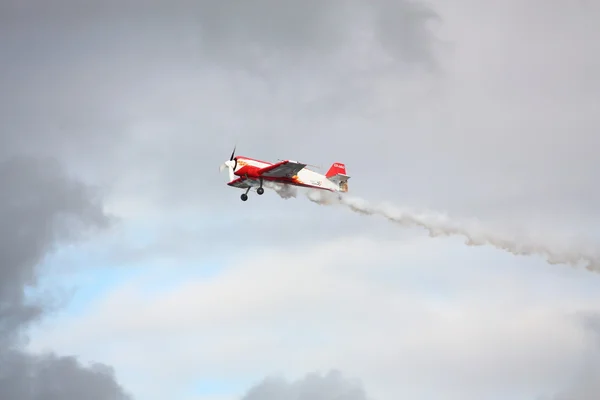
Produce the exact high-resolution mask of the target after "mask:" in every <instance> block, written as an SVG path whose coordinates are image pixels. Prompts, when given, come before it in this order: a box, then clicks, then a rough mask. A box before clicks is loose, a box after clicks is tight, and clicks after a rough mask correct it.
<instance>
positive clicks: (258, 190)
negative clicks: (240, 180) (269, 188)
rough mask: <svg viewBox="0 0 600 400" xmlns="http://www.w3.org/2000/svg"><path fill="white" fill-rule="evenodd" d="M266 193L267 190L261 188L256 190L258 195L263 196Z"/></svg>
mask: <svg viewBox="0 0 600 400" xmlns="http://www.w3.org/2000/svg"><path fill="white" fill-rule="evenodd" d="M264 192H265V189H263V188H261V187H259V188H258V189H256V193H258V194H263V193H264Z"/></svg>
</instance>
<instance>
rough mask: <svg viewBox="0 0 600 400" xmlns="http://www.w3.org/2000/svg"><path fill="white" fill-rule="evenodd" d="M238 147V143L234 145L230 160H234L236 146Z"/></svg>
mask: <svg viewBox="0 0 600 400" xmlns="http://www.w3.org/2000/svg"><path fill="white" fill-rule="evenodd" d="M236 147H237V145H235V146H233V151H232V152H231V157H229V161H232V160H233V156H234V155H235V148H236Z"/></svg>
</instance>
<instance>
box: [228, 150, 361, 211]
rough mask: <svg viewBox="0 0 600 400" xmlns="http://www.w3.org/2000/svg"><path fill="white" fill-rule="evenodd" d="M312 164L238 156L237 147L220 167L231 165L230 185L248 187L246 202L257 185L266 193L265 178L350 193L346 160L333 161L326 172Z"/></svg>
mask: <svg viewBox="0 0 600 400" xmlns="http://www.w3.org/2000/svg"><path fill="white" fill-rule="evenodd" d="M307 165H308V164H303V163H299V162H296V161H292V160H284V161H281V162H278V163H270V162H267V161H261V160H256V159H253V158H249V157H243V156H237V157H235V147H234V148H233V152H232V153H231V157H230V158H229V160H228V161H225V163H223V164H221V166H220V167H219V170H220V171H221V172H223V170H224V169H225V168H229V182H228V183H227V184H228V185H229V186H233V187H236V188H239V189H246V192H244V193H242V195H241V198H242V201H246V200H248V192H249V191H250V189H252V188H256V193H258V194H259V195H262V194H263V193H264V192H265V189H264V188H263V183H264V182H265V181H269V182H276V183H279V184H284V185H292V186H302V187H307V188H312V189H321V190H328V191H331V192H347V191H348V179H350V177H349V176H348V175H346V166H345V165H344V164H342V163H338V162H336V163H333V164H332V165H331V167H330V168H329V171H327V173H326V174H325V175H322V174H319V173H317V172H314V171H312V170H310V169H307V168H306V166H307Z"/></svg>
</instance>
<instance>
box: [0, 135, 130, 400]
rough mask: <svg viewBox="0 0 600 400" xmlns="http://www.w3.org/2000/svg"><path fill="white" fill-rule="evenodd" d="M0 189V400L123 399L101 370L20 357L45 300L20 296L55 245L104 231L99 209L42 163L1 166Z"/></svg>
mask: <svg viewBox="0 0 600 400" xmlns="http://www.w3.org/2000/svg"><path fill="white" fill-rule="evenodd" d="M1 140H2V137H0V143H2V142H1ZM0 187H1V188H2V191H1V193H0V221H2V224H0V254H1V256H0V398H2V399H6V400H34V399H65V400H68V399H81V398H89V399H98V400H100V399H107V400H108V399H124V398H126V396H125V394H124V393H123V391H122V389H121V388H120V387H119V385H118V384H117V383H116V382H115V380H114V377H113V375H112V371H111V370H110V369H109V368H108V367H106V366H102V365H97V366H94V367H92V368H89V369H88V368H84V367H83V366H81V365H79V364H78V363H77V362H76V360H75V359H74V358H72V357H57V356H55V355H33V354H27V353H24V352H22V351H20V350H19V344H20V341H19V340H18V339H20V338H22V334H23V330H24V329H25V328H26V327H27V326H28V325H29V324H30V323H31V322H33V321H35V319H36V318H37V317H39V316H40V315H41V314H42V313H43V312H44V311H47V309H46V304H45V303H44V302H43V300H45V299H44V298H41V299H37V300H35V301H33V300H31V296H27V293H26V290H27V289H28V288H31V287H35V284H36V281H37V277H38V276H39V274H41V273H42V271H39V270H38V269H37V267H38V265H39V264H40V262H41V261H42V260H43V257H44V256H45V255H46V254H48V253H49V252H51V251H52V250H53V249H54V247H55V246H56V245H57V244H59V243H65V242H69V243H72V242H73V241H76V240H78V239H81V238H82V237H84V236H85V234H86V233H87V232H90V229H92V230H95V229H100V228H104V227H106V226H107V224H108V223H110V220H109V219H108V218H107V216H106V215H105V214H104V212H103V210H102V207H101V206H102V204H101V202H99V199H97V198H95V196H94V195H93V192H92V191H91V189H90V188H89V187H87V186H86V185H84V184H82V183H80V182H78V181H75V180H73V179H71V178H69V176H67V175H66V174H65V173H64V171H62V170H61V168H60V166H59V164H58V163H57V162H56V161H53V160H48V159H35V158H31V157H26V156H24V157H18V156H14V157H10V158H7V159H0Z"/></svg>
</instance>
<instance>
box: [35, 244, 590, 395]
mask: <svg viewBox="0 0 600 400" xmlns="http://www.w3.org/2000/svg"><path fill="white" fill-rule="evenodd" d="M399 239H400V236H399V235H398V236H395V235H394V234H391V235H390V236H389V237H388V238H378V239H372V238H369V237H368V235H363V236H362V237H355V236H353V237H347V238H344V239H339V238H337V239H334V238H331V239H329V240H325V241H321V242H320V243H318V244H315V245H313V246H308V245H303V246H298V248H296V249H285V250H281V251H277V250H274V249H272V248H259V249H255V250H254V251H252V250H251V249H246V251H245V252H243V253H239V254H237V256H236V258H237V261H236V262H234V263H231V264H229V265H227V266H225V267H224V268H222V269H221V272H220V273H218V274H212V275H211V276H209V277H191V276H189V275H186V276H185V277H183V278H181V279H179V281H178V282H173V281H172V279H170V278H169V277H171V276H172V274H173V273H175V272H174V271H173V267H171V266H166V267H165V268H164V269H162V271H161V270H153V274H152V276H149V275H148V274H145V273H141V275H139V277H138V278H135V277H134V278H132V279H131V280H130V281H129V282H126V283H124V284H123V285H122V286H120V287H117V288H115V289H114V290H112V291H110V292H109V293H107V294H106V295H105V296H103V297H102V298H101V299H99V300H98V301H97V302H95V303H94V304H93V305H92V306H90V309H89V310H90V311H89V313H88V314H87V315H85V316H82V317H81V318H79V317H78V318H70V317H68V316H64V317H61V318H60V319H57V320H55V321H46V322H45V323H44V325H43V326H41V327H40V329H41V330H43V333H44V334H43V335H39V334H36V335H35V338H36V340H35V341H34V342H32V343H31V348H33V349H45V348H56V349H61V351H68V352H76V353H78V354H85V356H86V358H97V357H98V356H99V355H103V357H105V359H106V360H109V361H110V362H111V363H113V364H115V365H119V366H121V373H122V374H123V376H126V377H127V381H128V384H129V385H128V387H130V388H132V390H135V391H136V393H140V396H142V397H144V398H148V399H152V398H157V399H159V398H164V396H166V395H177V396H184V395H185V393H187V392H188V388H189V387H191V386H193V385H194V384H195V382H197V381H218V382H222V381H226V380H229V381H233V382H240V381H243V382H246V381H248V380H254V379H257V378H260V377H263V376H270V375H273V374H280V373H284V374H285V375H288V376H289V375H290V374H291V375H295V376H298V375H300V374H304V373H306V371H315V370H317V371H318V370H320V371H324V370H328V369H330V368H332V367H333V368H339V369H340V370H343V371H344V372H345V373H348V374H351V375H352V376H358V377H360V378H361V380H362V381H363V382H364V383H365V385H366V387H368V388H369V394H370V396H372V398H374V399H380V400H385V399H388V398H397V397H400V396H410V397H411V398H414V399H427V398H431V396H432V395H436V396H439V395H440V393H444V396H445V398H448V399H463V400H464V399H480V398H482V397H483V396H491V395H490V394H494V395H497V396H498V398H506V396H510V397H516V396H525V395H529V396H531V398H533V397H534V396H537V395H539V394H540V393H543V392H548V391H549V390H552V389H553V388H555V387H556V386H557V385H561V384H563V383H564V384H566V383H567V381H568V379H569V378H570V377H569V373H570V371H572V370H573V369H574V368H577V366H578V365H580V363H581V362H582V360H584V359H585V358H586V356H587V352H588V351H589V346H588V343H586V342H585V341H584V340H582V337H583V333H582V331H581V327H580V325H578V324H577V323H574V322H573V318H572V317H571V316H570V315H571V314H572V313H573V312H579V311H580V310H586V309H587V310H589V309H593V305H595V304H598V301H599V300H600V299H599V298H598V295H597V292H595V291H594V288H595V287H596V286H595V283H597V278H596V275H594V274H589V273H586V272H582V273H577V272H576V271H573V270H570V269H565V268H562V267H561V266H550V267H549V266H547V265H545V262H544V261H543V260H535V259H529V260H522V261H521V262H519V263H517V262H514V257H513V256H510V255H505V256H500V255H496V254H495V255H494V256H492V255H491V254H492V253H494V251H493V250H490V249H483V248H479V249H474V250H473V251H459V250H457V249H456V248H455V247H454V244H453V243H452V240H444V241H441V240H440V241H436V240H432V239H429V238H422V239H412V240H406V239H405V240H399ZM457 242H460V241H457ZM195 268H196V269H199V268H203V266H202V265H198V266H196V267H195ZM559 276H562V277H564V278H563V279H562V280H561V279H560V278H559ZM167 279H168V280H169V284H168V285H164V284H160V283H161V282H165V280H167ZM594 279H596V280H594ZM557 282H560V290H561V296H560V297H557V296H556V294H555V291H554V289H548V288H552V287H553V285H556V284H558V283H557ZM585 287H587V289H584V288H585ZM108 338H110V339H108ZM165 338H169V340H167V341H166V340H165ZM92 344H93V345H92ZM148 357H152V359H153V360H155V361H156V362H155V363H148V362H147V360H148ZM457 360H458V361H457ZM490 360H493V362H490ZM174 370H177V372H178V373H177V374H170V373H168V372H169V371H174ZM432 382H435V387H434V388H432ZM238 386H239V385H238V384H236V385H235V387H238ZM229 394H230V395H234V394H235V392H234V391H230V392H229Z"/></svg>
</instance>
